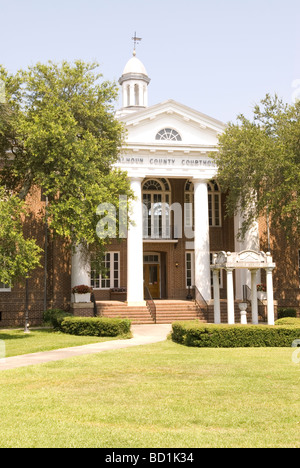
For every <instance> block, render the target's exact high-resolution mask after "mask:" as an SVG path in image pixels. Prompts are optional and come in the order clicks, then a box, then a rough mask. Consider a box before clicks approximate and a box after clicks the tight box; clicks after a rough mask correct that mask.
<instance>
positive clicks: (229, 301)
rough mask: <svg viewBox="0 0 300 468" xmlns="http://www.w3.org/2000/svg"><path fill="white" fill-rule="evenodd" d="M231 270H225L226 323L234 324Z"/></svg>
mask: <svg viewBox="0 0 300 468" xmlns="http://www.w3.org/2000/svg"><path fill="white" fill-rule="evenodd" d="M232 272H233V268H226V273H227V321H228V323H229V324H233V323H234V294H233V275H232Z"/></svg>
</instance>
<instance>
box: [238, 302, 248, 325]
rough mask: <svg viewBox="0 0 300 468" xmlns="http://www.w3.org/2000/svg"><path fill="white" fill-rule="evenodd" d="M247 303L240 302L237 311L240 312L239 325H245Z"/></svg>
mask: <svg viewBox="0 0 300 468" xmlns="http://www.w3.org/2000/svg"><path fill="white" fill-rule="evenodd" d="M247 306H248V304H247V302H240V303H239V309H240V311H241V324H242V325H247Z"/></svg>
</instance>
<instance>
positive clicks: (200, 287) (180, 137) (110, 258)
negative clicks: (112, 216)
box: [0, 52, 299, 326]
mask: <svg viewBox="0 0 300 468" xmlns="http://www.w3.org/2000/svg"><path fill="white" fill-rule="evenodd" d="M119 83H120V86H121V92H122V108H121V109H120V110H118V112H117V114H116V117H117V118H118V119H120V120H121V121H122V122H123V123H124V125H125V127H126V130H127V141H126V145H125V147H124V148H123V149H122V151H121V154H120V157H119V160H118V162H117V164H116V166H117V167H118V168H120V169H122V170H124V171H126V172H127V174H128V178H129V180H130V185H131V189H132V191H133V192H134V194H135V200H134V201H133V202H132V205H131V215H130V218H131V220H132V221H133V223H132V224H131V225H130V228H129V230H128V234H127V236H126V237H125V238H124V239H122V240H121V242H120V241H119V240H116V239H111V242H110V244H109V245H108V246H107V253H106V255H105V259H104V266H105V271H106V274H105V275H104V274H103V275H101V274H98V273H97V272H96V270H93V269H92V266H91V265H92V263H91V262H89V261H88V260H87V259H86V258H85V259H83V258H81V254H80V250H78V252H77V253H76V254H74V255H73V257H72V258H70V256H69V253H68V252H66V251H64V249H63V245H61V244H58V243H55V242H53V243H52V244H51V245H50V246H49V249H48V252H49V255H50V257H51V261H49V265H48V269H49V272H48V275H47V307H59V308H65V309H68V308H71V310H73V312H74V313H75V314H76V315H93V314H94V313H96V309H97V313H98V314H103V315H111V316H113V315H114V314H115V315H118V316H128V317H129V318H132V319H133V320H134V321H136V322H138V321H140V323H151V322H152V321H153V320H155V319H156V321H157V322H159V321H161V322H163V321H172V320H175V319H178V318H197V317H198V318H202V319H203V320H209V321H213V319H214V318H213V312H212V311H213V303H214V301H213V299H214V297H213V296H214V292H213V287H212V286H213V272H212V269H211V265H212V263H213V258H214V254H216V253H218V252H221V251H222V252H241V251H256V252H259V251H260V250H264V251H266V250H267V249H268V243H267V237H266V225H265V222H264V220H260V221H259V222H257V223H255V224H254V225H253V227H252V229H251V231H249V232H248V233H247V234H246V236H245V239H244V240H243V241H241V240H238V238H237V233H238V230H239V228H240V227H241V223H242V214H240V215H236V216H235V217H234V218H230V217H227V216H225V200H226V194H224V193H222V192H221V190H220V186H219V184H218V180H217V167H216V165H215V163H214V161H213V159H212V158H211V154H212V153H213V152H215V151H217V145H218V136H219V135H220V134H221V133H222V132H223V131H224V130H225V125H224V124H223V123H222V122H220V121H219V120H217V119H214V118H212V117H209V116H207V115H205V114H203V113H201V112H199V111H197V110H194V109H191V108H189V107H187V106H185V105H184V104H181V103H178V102H176V101H173V100H167V101H164V102H162V103H160V104H156V105H153V106H150V107H149V106H148V90H149V85H150V78H149V76H148V73H147V71H146V69H145V67H144V65H143V63H142V62H141V61H140V60H139V59H138V58H137V57H136V54H135V52H134V55H133V57H132V58H130V60H129V61H128V62H127V64H126V66H125V68H124V71H123V73H122V76H121V78H120V80H119ZM150 89H151V87H150ZM32 203H38V201H36V200H32ZM271 244H272V245H271V247H272V256H273V260H274V262H275V263H276V268H275V270H274V272H273V279H274V294H275V299H276V301H277V302H278V305H282V306H285V305H287V306H294V307H297V306H298V304H299V249H298V248H297V246H293V247H287V246H286V245H285V243H284V240H283V239H281V238H280V235H279V234H278V236H277V237H276V240H275V241H272V242H271ZM287 256H288V257H289V261H287V260H286V258H287ZM40 270H41V271H39V272H38V273H37V275H36V278H33V279H31V280H30V281H31V288H30V291H31V295H30V307H31V314H32V317H34V318H37V317H38V316H39V314H40V313H41V311H42V309H43V278H44V277H43V274H44V273H43V270H42V269H40ZM50 270H51V271H50ZM227 273H228V272H227V271H226V269H221V270H220V271H218V281H219V294H220V300H221V303H222V301H223V300H224V304H226V298H227V294H228V288H227V286H228V278H229V277H228V274H227ZM230 275H231V276H230V281H232V282H233V290H234V293H233V294H234V299H235V300H236V301H239V300H242V299H243V298H244V299H245V295H246V296H247V297H248V296H249V297H251V286H253V284H254V283H253V274H252V275H251V272H250V271H249V270H247V269H241V270H239V269H236V270H234V271H233V272H232V271H231V272H230ZM264 282H265V271H264V270H257V272H255V285H256V283H260V284H261V283H264ZM80 284H86V285H90V286H92V288H93V293H94V294H93V299H94V300H95V302H94V303H93V302H91V303H90V304H89V303H74V296H73V295H72V294H71V288H72V287H74V286H76V285H80ZM2 286H3V288H2V289H0V308H1V318H2V322H3V324H5V323H7V322H6V321H5V319H7V318H8V313H10V317H17V316H18V314H17V312H18V311H20V310H21V309H22V307H23V306H22V304H23V302H24V301H23V299H24V288H23V287H22V286H18V285H16V286H13V287H12V288H11V289H10V288H7V287H4V285H2ZM22 288H23V289H22ZM195 299H196V301H195ZM262 303H263V302H262ZM15 304H18V306H16V305H15ZM153 304H154V306H155V307H156V311H155V314H156V316H155V317H154V316H153V308H152V307H153ZM155 307H154V308H155ZM225 307H226V306H225ZM237 310H238V308H237ZM262 310H263V309H262ZM209 311H210V312H211V313H210V314H209ZM201 314H202V315H201ZM19 316H20V314H19ZM159 317H160V320H159ZM238 317H239V316H237V318H236V320H238ZM264 318H265V317H264V316H263V312H261V315H260V320H264ZM248 320H249V321H251V315H250V316H249V319H248ZM222 321H226V317H225V319H224V318H223V319H222ZM0 326H1V321H0Z"/></svg>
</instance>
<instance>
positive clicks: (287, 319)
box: [275, 317, 300, 328]
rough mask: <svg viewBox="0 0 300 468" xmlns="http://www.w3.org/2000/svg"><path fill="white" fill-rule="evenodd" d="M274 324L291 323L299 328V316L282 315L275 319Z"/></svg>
mask: <svg viewBox="0 0 300 468" xmlns="http://www.w3.org/2000/svg"><path fill="white" fill-rule="evenodd" d="M275 325H291V326H294V327H298V328H300V318H295V317H282V318H280V319H278V320H276V322H275Z"/></svg>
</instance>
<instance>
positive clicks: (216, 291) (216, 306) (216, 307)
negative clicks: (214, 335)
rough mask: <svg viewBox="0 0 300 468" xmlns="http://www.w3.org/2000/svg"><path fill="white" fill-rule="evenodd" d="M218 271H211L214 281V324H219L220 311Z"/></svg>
mask: <svg viewBox="0 0 300 468" xmlns="http://www.w3.org/2000/svg"><path fill="white" fill-rule="evenodd" d="M219 275H220V270H217V269H214V270H213V280H214V323H221V310H220V283H219Z"/></svg>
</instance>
